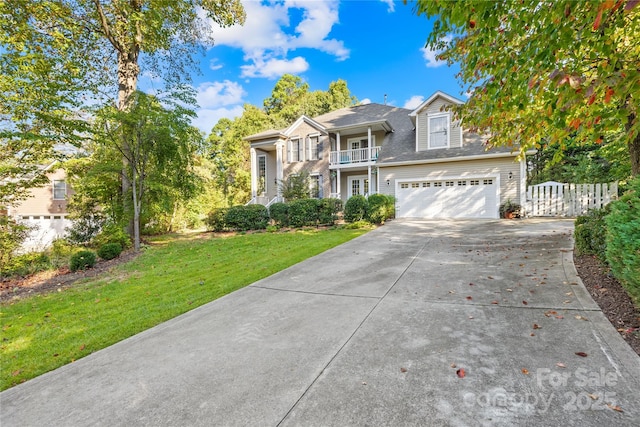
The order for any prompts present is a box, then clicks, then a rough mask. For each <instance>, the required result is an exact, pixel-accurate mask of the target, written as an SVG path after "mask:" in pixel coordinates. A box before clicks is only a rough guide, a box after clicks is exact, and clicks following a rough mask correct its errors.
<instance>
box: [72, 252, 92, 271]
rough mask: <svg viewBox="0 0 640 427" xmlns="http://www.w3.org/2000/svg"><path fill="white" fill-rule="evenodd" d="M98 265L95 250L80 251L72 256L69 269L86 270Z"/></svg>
mask: <svg viewBox="0 0 640 427" xmlns="http://www.w3.org/2000/svg"><path fill="white" fill-rule="evenodd" d="M94 265H96V253H95V252H93V251H86V250H85V251H78V252H76V253H75V254H73V255H72V256H71V260H70V261H69V269H70V270H71V271H78V270H86V269H88V268H91V267H93V266H94Z"/></svg>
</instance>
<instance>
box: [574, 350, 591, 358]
mask: <svg viewBox="0 0 640 427" xmlns="http://www.w3.org/2000/svg"><path fill="white" fill-rule="evenodd" d="M576 356H580V357H587V356H588V354H587V353H585V352H584V351H576Z"/></svg>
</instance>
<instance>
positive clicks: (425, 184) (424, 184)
mask: <svg viewBox="0 0 640 427" xmlns="http://www.w3.org/2000/svg"><path fill="white" fill-rule="evenodd" d="M422 186H423V187H426V188H429V187H431V183H430V182H423V183H422Z"/></svg>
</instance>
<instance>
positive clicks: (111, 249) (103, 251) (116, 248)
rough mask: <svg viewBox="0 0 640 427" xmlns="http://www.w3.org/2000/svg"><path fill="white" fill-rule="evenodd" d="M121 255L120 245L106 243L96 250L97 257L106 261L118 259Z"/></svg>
mask: <svg viewBox="0 0 640 427" xmlns="http://www.w3.org/2000/svg"><path fill="white" fill-rule="evenodd" d="M121 253H122V246H120V243H106V244H104V245H102V246H100V248H98V256H99V257H100V258H102V259H104V260H107V261H108V260H110V259H114V258H117V257H119V256H120V254H121Z"/></svg>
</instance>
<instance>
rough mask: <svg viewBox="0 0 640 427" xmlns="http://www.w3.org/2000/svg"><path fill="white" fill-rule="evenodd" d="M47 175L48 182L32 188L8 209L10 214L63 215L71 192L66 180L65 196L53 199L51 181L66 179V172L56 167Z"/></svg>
mask: <svg viewBox="0 0 640 427" xmlns="http://www.w3.org/2000/svg"><path fill="white" fill-rule="evenodd" d="M47 176H48V178H49V183H48V184H47V185H45V186H43V187H38V188H32V189H31V190H30V194H29V197H27V198H26V199H25V200H24V201H22V202H21V203H20V204H19V205H16V206H15V207H12V208H11V209H10V210H9V211H10V215H12V216H16V215H65V214H66V213H67V203H68V200H69V197H71V195H72V194H73V191H72V190H71V188H70V187H69V183H68V182H67V193H66V198H65V199H64V200H53V181H54V180H56V181H67V174H66V173H65V171H64V170H63V169H58V170H56V171H53V172H51V173H49V174H47Z"/></svg>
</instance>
